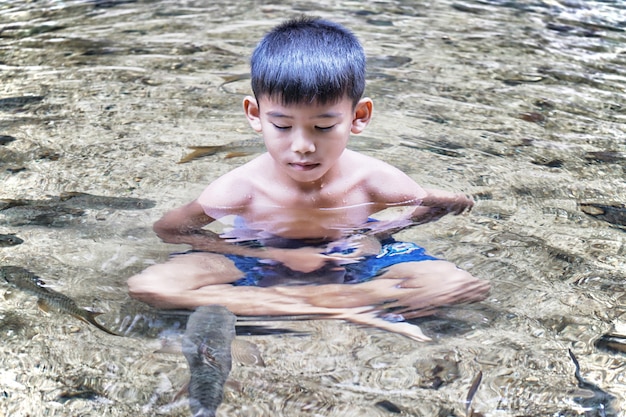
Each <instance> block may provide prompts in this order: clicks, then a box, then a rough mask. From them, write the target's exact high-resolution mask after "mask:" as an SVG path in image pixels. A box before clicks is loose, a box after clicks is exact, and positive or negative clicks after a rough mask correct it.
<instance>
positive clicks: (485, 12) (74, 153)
mask: <svg viewBox="0 0 626 417" xmlns="http://www.w3.org/2000/svg"><path fill="white" fill-rule="evenodd" d="M303 12H313V13H315V14H316V15H320V16H322V17H327V18H331V19H335V20H337V21H338V22H340V23H343V24H345V25H347V26H348V27H350V28H352V29H353V30H354V31H355V32H356V34H357V35H358V36H359V38H360V39H361V40H362V41H363V44H364V46H365V49H366V52H367V54H368V58H369V74H368V87H367V94H368V95H369V96H370V97H372V98H373V100H374V103H375V116H374V120H373V122H372V124H371V125H370V126H369V127H368V129H367V130H366V132H365V133H364V134H363V135H360V136H357V137H354V139H353V141H352V144H351V147H352V148H353V149H356V150H359V151H361V152H364V153H367V154H370V155H374V156H376V157H378V158H381V159H383V160H385V161H388V162H390V163H392V164H394V165H395V166H398V167H399V168H401V169H403V170H405V171H406V172H407V173H409V174H410V175H411V176H412V177H413V178H415V179H416V180H417V181H418V182H420V183H422V184H424V185H426V186H432V187H438V188H443V189H448V190H453V191H459V192H465V193H468V194H471V195H472V196H474V198H475V199H476V200H477V204H476V207H475V208H474V210H473V211H472V212H471V214H470V215H469V216H460V217H449V218H445V219H442V220H441V221H438V222H436V223H432V224H427V225H422V226H419V227H415V228H413V229H410V230H407V231H404V232H402V233H401V234H400V235H399V236H397V237H398V238H400V239H406V240H412V241H416V242H419V243H420V244H422V245H424V246H426V247H427V248H428V250H429V252H430V253H432V254H433V255H436V256H441V257H443V258H445V259H448V260H450V261H453V262H455V263H457V264H458V265H459V266H460V267H462V268H464V269H467V270H469V271H470V272H471V273H472V274H474V275H476V276H479V277H481V278H484V279H487V280H489V281H491V282H492V286H493V290H492V293H491V295H490V297H489V298H488V299H487V300H486V301H485V302H483V303H480V304H476V305H471V306H466V307H456V308H450V309H446V310H445V311H442V312H441V313H439V314H438V315H437V316H435V317H433V318H430V319H423V320H421V321H420V322H419V324H420V326H421V327H422V329H423V330H424V331H425V332H426V333H427V334H428V335H430V336H431V337H433V338H434V339H435V341H434V342H432V343H424V344H419V343H416V342H414V341H411V340H408V339H406V338H403V337H401V336H397V335H392V334H388V333H384V332H382V331H379V330H375V329H366V328H359V327H356V326H353V325H350V324H346V323H343V322H338V321H321V320H317V321H291V322H281V323H279V324H272V323H270V324H269V325H277V326H281V327H287V328H291V329H294V330H299V331H304V332H306V333H307V334H306V335H300V336H293V335H282V336H276V335H274V336H254V337H252V336H247V338H249V339H250V340H252V341H253V342H254V343H255V344H257V345H258V346H259V349H260V350H261V351H262V354H263V357H264V360H265V363H266V366H265V367H260V366H241V365H238V364H235V366H234V368H233V371H232V373H231V377H232V378H233V379H234V380H236V381H237V382H238V384H237V385H233V386H230V387H227V388H226V392H225V402H224V404H223V406H222V408H221V409H220V413H221V415H241V416H265V415H288V416H350V415H354V416H385V415H392V414H393V413H394V410H395V411H397V410H396V409H395V408H393V407H392V406H391V405H394V406H395V407H397V408H398V409H400V410H401V411H402V412H403V413H405V415H415V416H433V415H439V416H452V415H456V416H461V415H465V404H464V401H465V399H466V396H467V393H468V390H469V388H470V385H471V383H472V381H473V380H474V377H475V376H476V375H477V373H478V372H479V371H480V372H482V374H483V378H482V384H481V385H480V386H479V388H478V390H477V392H476V395H475V397H474V399H473V403H472V406H473V408H474V409H475V410H477V411H480V412H481V413H483V415H489V416H521V415H536V416H539V415H545V416H547V415H562V416H575V415H583V412H584V410H583V407H582V405H581V403H580V401H579V402H576V401H575V398H577V397H580V395H581V393H580V389H579V388H577V381H576V379H575V377H574V370H575V369H574V364H573V363H572V360H571V358H570V357H569V355H568V348H570V349H572V351H573V352H574V353H575V355H576V357H577V358H578V360H579V362H580V366H581V373H582V375H583V376H584V377H585V378H587V379H588V380H589V381H591V382H593V383H595V384H596V385H598V386H599V387H601V388H602V389H603V390H605V391H607V392H609V393H611V394H612V395H613V396H615V401H614V403H613V406H614V408H615V410H620V409H623V408H624V407H625V406H626V380H625V377H624V375H625V374H626V372H625V369H624V367H625V365H624V356H623V353H621V354H620V353H618V352H607V351H604V350H601V349H598V348H597V347H596V346H595V345H594V343H595V341H596V340H597V339H598V338H599V337H600V336H601V335H602V334H605V333H608V332H611V331H622V332H624V331H626V330H625V329H624V327H626V315H625V308H624V303H625V300H626V297H625V295H624V278H625V277H626V262H624V255H625V253H626V246H625V236H626V235H625V234H624V228H623V227H620V226H619V225H615V224H611V223H610V222H606V221H603V220H602V219H599V218H596V217H593V216H591V215H589V214H587V213H585V212H584V211H582V210H581V204H584V203H598V204H613V205H618V204H624V203H626V183H625V182H624V175H625V174H626V172H625V171H626V169H625V166H626V164H625V159H626V142H625V141H624V126H625V122H626V99H625V93H626V87H625V86H626V82H625V81H626V77H625V76H624V75H623V74H624V72H623V68H624V67H625V66H626V34H625V33H624V30H625V28H626V13H625V12H624V9H623V5H622V4H621V2H619V1H608V0H607V1H585V2H583V1H564V0H563V1H556V0H550V1H548V0H545V1H500V0H475V1H469V0H467V1H449V0H443V1H436V2H435V1H431V2H427V1H401V0H389V1H384V2H383V1H381V2H372V3H370V4H362V3H361V2H351V1H340V2H329V1H321V2H319V1H318V2H307V1H294V2H290V3H284V2H256V1H240V2H219V1H218V2H215V1H211V2H209V1H185V2H180V1H145V2H135V1H122V0H120V1H113V0H111V1H105V0H100V1H97V0H96V1H52V0H48V1H38V2H21V1H8V2H3V3H2V4H1V5H0V135H2V137H11V138H13V139H14V140H9V139H6V140H3V141H2V142H0V181H1V184H2V185H1V189H0V198H1V199H3V200H8V199H14V200H17V199H22V200H24V199H26V200H36V201H38V202H39V203H38V206H39V207H43V208H41V209H40V211H39V212H37V213H35V214H28V215H27V214H24V212H23V211H21V212H20V211H18V210H17V207H15V208H14V210H13V211H12V212H9V211H7V210H0V233H17V235H18V236H19V237H20V238H22V239H23V240H24V243H23V244H21V245H18V246H13V247H8V248H0V251H1V252H0V259H2V263H3V264H14V265H21V266H23V267H26V268H29V269H30V270H32V271H34V272H36V273H38V274H39V275H41V277H42V278H43V279H44V280H45V281H46V283H48V284H50V285H53V287H54V289H55V290H57V291H60V292H63V293H64V294H67V295H70V296H72V297H73V298H74V299H76V300H77V302H78V303H79V304H80V305H81V306H86V307H92V308H93V309H95V310H98V311H103V312H104V313H105V314H104V315H102V316H100V317H99V320H101V322H103V323H106V324H108V325H110V326H112V327H115V326H117V327H118V328H124V327H125V326H126V327H128V326H129V324H128V318H132V317H136V316H137V309H140V308H141V307H140V306H137V305H135V304H134V303H133V302H131V301H130V299H129V297H128V295H127V293H126V287H125V281H126V279H127V278H128V277H129V276H130V275H132V274H134V273H136V272H138V271H140V270H142V269H143V268H145V267H146V266H148V265H150V264H152V263H155V262H161V261H163V260H165V259H166V258H167V254H168V253H170V252H172V251H177V250H181V248H180V247H177V246H173V245H166V244H163V243H161V242H160V241H159V240H158V239H157V238H156V236H154V234H153V233H152V231H151V224H152V223H153V222H154V221H155V220H156V219H158V218H159V217H160V216H161V214H162V213H163V212H164V211H166V210H168V209H170V208H173V207H176V206H178V205H180V204H182V203H184V202H187V201H189V200H190V199H192V198H194V197H196V196H197V195H198V194H199V193H200V192H201V190H202V189H203V188H204V186H205V185H206V184H207V183H208V182H210V181H211V180H213V179H215V178H216V177H218V176H219V175H221V174H223V173H225V172H227V171H228V170H230V169H232V168H234V167H235V166H238V165H239V164H241V163H243V162H245V161H246V160H248V159H249V158H252V157H253V156H254V153H253V154H252V155H241V154H234V155H227V154H228V152H226V151H225V152H217V153H215V154H213V155H210V156H206V157H204V158H200V159H196V160H193V161H190V162H189V163H185V164H177V162H178V161H179V160H180V159H181V158H183V157H184V156H185V155H186V154H188V152H189V149H188V147H189V146H211V145H224V144H228V143H231V142H234V141H241V140H254V138H255V135H254V132H252V131H251V130H250V129H249V127H248V126H247V122H246V121H245V118H244V117H243V114H242V112H241V99H242V97H243V95H245V94H247V93H249V87H248V80H247V78H246V73H247V71H248V56H249V54H250V52H251V50H252V48H253V47H254V45H255V44H256V42H257V41H258V39H259V38H260V37H261V36H262V35H263V33H264V32H265V31H267V30H268V29H270V28H271V27H272V26H274V25H275V24H277V23H278V22H280V21H282V20H283V19H284V18H286V17H292V16H296V15H298V14H300V13H303ZM257 152H258V150H257ZM227 156H231V157H227ZM67 192H82V193H89V194H92V195H99V196H111V197H117V198H135V199H139V201H143V202H144V203H142V204H140V206H137V205H132V204H131V205H130V206H129V205H124V204H119V203H120V201H119V200H117V204H113V203H112V202H109V203H108V204H104V205H102V204H101V205H98V204H95V203H93V202H92V203H91V204H88V203H87V202H85V201H82V202H81V201H79V200H74V202H72V199H69V200H68V199H66V200H63V198H62V196H63V195H64V194H63V193H67ZM122 201H124V200H122ZM126 201H127V200H126ZM131 201H134V200H131ZM127 202H128V201H127ZM46 207H47V208H48V209H47V211H46ZM50 207H52V209H51V208H50ZM42 213H43V214H42ZM20 216H21V217H20ZM33 219H34V220H33ZM183 249H184V248H183ZM3 291H7V293H6V295H5V297H4V298H5V299H4V301H3V302H2V303H1V304H0V332H1V334H2V338H3V343H2V347H1V348H0V349H2V356H1V357H2V358H3V359H2V361H1V362H2V366H1V367H0V388H1V390H0V394H1V395H0V404H1V405H0V415H6V416H9V415H10V416H27V415H28V416H39V415H63V416H65V415H81V416H89V415H94V416H95V415H111V416H128V415H172V416H173V415H180V416H185V415H188V413H189V412H188V408H187V406H186V403H185V402H184V400H183V401H179V402H176V401H173V400H172V398H173V396H174V394H175V393H176V392H177V391H178V390H179V389H180V388H181V387H182V386H183V384H184V382H185V379H186V377H187V373H186V372H187V370H186V363H185V361H184V358H183V357H182V355H180V354H176V353H158V352H157V353H155V351H156V350H157V349H159V347H160V342H159V341H158V340H157V339H156V338H155V335H147V333H145V332H144V336H143V337H140V336H138V335H137V334H134V333H132V332H131V333H128V337H113V336H109V335H106V334H104V333H101V332H98V331H96V330H95V329H92V328H89V327H87V326H86V325H83V324H82V323H80V322H77V321H74V320H73V319H72V318H71V317H69V316H61V315H52V316H45V315H43V314H41V313H40V312H38V311H37V310H36V307H35V302H34V301H35V300H34V299H33V298H32V297H28V296H26V295H24V294H21V293H19V292H16V291H12V292H8V287H3ZM263 324H264V325H268V323H263ZM241 337H246V336H241ZM390 404H391V405H390ZM598 413H599V412H596V414H591V415H601V414H598ZM618 415H619V414H618Z"/></svg>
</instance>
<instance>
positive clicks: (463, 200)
mask: <svg viewBox="0 0 626 417" xmlns="http://www.w3.org/2000/svg"><path fill="white" fill-rule="evenodd" d="M472 207H474V200H472V199H471V198H470V197H468V196H467V195H465V194H455V195H454V198H453V199H452V200H451V201H450V203H448V213H452V214H454V215H455V216H456V215H459V214H461V213H463V212H465V210H467V212H468V213H469V212H470V211H471V210H472Z"/></svg>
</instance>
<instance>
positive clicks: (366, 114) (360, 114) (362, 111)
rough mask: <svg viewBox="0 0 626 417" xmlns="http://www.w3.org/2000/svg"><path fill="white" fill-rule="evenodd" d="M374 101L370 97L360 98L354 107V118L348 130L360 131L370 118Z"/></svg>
mask: <svg viewBox="0 0 626 417" xmlns="http://www.w3.org/2000/svg"><path fill="white" fill-rule="evenodd" d="M373 110H374V103H373V102H372V99H370V98H367V97H366V98H362V99H361V100H359V102H358V103H357V104H356V106H355V108H354V119H353V120H352V128H351V129H350V131H351V132H352V133H354V134H358V133H361V132H362V131H363V130H364V129H365V127H366V126H367V125H368V124H369V122H370V120H371V119H372V111H373Z"/></svg>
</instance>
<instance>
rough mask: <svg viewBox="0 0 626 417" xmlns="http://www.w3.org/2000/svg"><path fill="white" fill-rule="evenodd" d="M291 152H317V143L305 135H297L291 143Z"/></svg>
mask: <svg viewBox="0 0 626 417" xmlns="http://www.w3.org/2000/svg"><path fill="white" fill-rule="evenodd" d="M291 150H292V151H293V152H296V153H302V154H304V153H312V152H315V142H314V141H313V140H312V139H311V138H309V137H307V135H306V134H304V133H296V134H295V135H294V138H293V140H292V142H291Z"/></svg>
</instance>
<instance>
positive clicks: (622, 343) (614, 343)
mask: <svg viewBox="0 0 626 417" xmlns="http://www.w3.org/2000/svg"><path fill="white" fill-rule="evenodd" d="M595 345H596V347H598V348H600V349H604V350H609V351H612V352H622V353H626V335H621V334H617V333H607V334H604V335H602V336H600V338H599V339H598V340H597V341H596V343H595Z"/></svg>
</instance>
